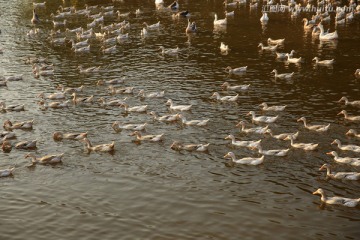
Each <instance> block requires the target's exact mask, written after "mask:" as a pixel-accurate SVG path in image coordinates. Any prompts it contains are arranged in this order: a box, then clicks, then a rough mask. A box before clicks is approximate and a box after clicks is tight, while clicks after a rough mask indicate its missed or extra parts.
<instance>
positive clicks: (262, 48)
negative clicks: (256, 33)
mask: <svg viewBox="0 0 360 240" xmlns="http://www.w3.org/2000/svg"><path fill="white" fill-rule="evenodd" d="M278 46H279V45H273V46H264V44H262V43H259V45H258V47H261V50H267V51H275V50H276V49H277V48H278Z"/></svg>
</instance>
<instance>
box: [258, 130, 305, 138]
mask: <svg viewBox="0 0 360 240" xmlns="http://www.w3.org/2000/svg"><path fill="white" fill-rule="evenodd" d="M265 133H269V134H270V135H271V137H273V138H276V139H279V140H285V139H286V138H287V137H288V136H292V137H293V139H294V140H295V139H296V138H297V137H298V136H299V132H296V133H281V134H276V135H273V132H272V130H271V129H267V130H266V132H265Z"/></svg>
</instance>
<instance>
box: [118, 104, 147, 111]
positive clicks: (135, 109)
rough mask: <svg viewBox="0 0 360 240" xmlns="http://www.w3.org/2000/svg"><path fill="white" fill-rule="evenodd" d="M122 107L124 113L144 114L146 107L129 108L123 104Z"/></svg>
mask: <svg viewBox="0 0 360 240" xmlns="http://www.w3.org/2000/svg"><path fill="white" fill-rule="evenodd" d="M122 107H124V110H125V112H146V111H147V108H148V105H141V106H134V107H129V105H128V104H126V103H125V104H122Z"/></svg>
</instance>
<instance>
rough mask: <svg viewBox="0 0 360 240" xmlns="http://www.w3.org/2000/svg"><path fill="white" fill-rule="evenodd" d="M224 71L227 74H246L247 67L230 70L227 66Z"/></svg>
mask: <svg viewBox="0 0 360 240" xmlns="http://www.w3.org/2000/svg"><path fill="white" fill-rule="evenodd" d="M225 70H227V71H228V73H229V74H234V75H241V74H244V73H245V72H246V70H247V66H244V67H238V68H231V67H230V66H228V67H226V68H225Z"/></svg>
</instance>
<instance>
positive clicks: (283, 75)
mask: <svg viewBox="0 0 360 240" xmlns="http://www.w3.org/2000/svg"><path fill="white" fill-rule="evenodd" d="M271 73H275V78H280V79H289V78H292V77H293V76H294V74H295V73H294V72H292V73H278V71H277V70H276V69H274V70H272V72H271Z"/></svg>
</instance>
